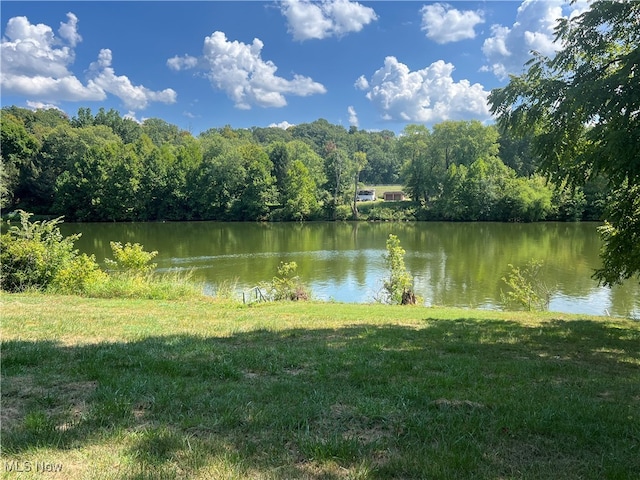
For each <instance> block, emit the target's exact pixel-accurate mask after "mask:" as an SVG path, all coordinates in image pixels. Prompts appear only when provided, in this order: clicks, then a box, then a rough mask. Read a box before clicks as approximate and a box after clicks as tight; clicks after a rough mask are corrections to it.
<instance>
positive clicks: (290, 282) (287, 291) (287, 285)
mask: <svg viewBox="0 0 640 480" xmlns="http://www.w3.org/2000/svg"><path fill="white" fill-rule="evenodd" d="M297 269H298V264H297V263H296V262H288V263H284V262H280V266H278V275H279V276H277V277H273V279H272V280H271V283H270V284H268V285H265V289H266V290H267V292H268V296H269V298H270V299H271V300H276V301H277V300H309V297H310V296H311V295H310V293H309V291H308V289H307V287H306V286H304V285H303V284H302V283H301V282H300V277H298V276H297V275H295V272H296V270H297Z"/></svg>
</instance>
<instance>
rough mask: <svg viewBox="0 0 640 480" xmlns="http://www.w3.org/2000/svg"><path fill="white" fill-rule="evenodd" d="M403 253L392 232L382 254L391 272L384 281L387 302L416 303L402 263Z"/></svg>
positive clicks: (409, 277)
mask: <svg viewBox="0 0 640 480" xmlns="http://www.w3.org/2000/svg"><path fill="white" fill-rule="evenodd" d="M405 253H406V252H405V250H404V248H402V246H401V245H400V240H399V239H398V237H397V236H395V235H394V234H389V238H388V239H387V254H386V255H385V256H384V259H385V261H386V263H387V266H388V267H389V270H390V272H391V274H390V276H389V278H388V279H386V280H385V281H384V289H385V291H386V294H387V295H386V296H387V302H388V303H393V304H401V305H413V304H415V303H416V296H415V294H414V293H413V281H412V279H411V275H410V274H409V272H408V271H407V267H406V266H405V264H404V254H405Z"/></svg>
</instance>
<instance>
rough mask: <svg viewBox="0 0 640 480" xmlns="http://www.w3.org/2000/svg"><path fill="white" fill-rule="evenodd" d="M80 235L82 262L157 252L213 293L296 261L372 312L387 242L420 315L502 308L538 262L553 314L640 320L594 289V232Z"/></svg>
mask: <svg viewBox="0 0 640 480" xmlns="http://www.w3.org/2000/svg"><path fill="white" fill-rule="evenodd" d="M62 227H63V228H62V230H63V233H64V234H70V233H75V232H79V233H82V237H81V238H80V239H79V240H78V242H77V243H76V246H77V247H78V249H79V250H80V251H81V252H84V253H89V254H91V253H93V254H95V255H96V258H97V259H98V261H100V262H102V261H103V260H104V258H105V257H106V258H110V257H111V250H110V247H109V242H110V241H120V242H123V243H125V242H132V243H135V242H137V243H141V244H142V245H144V247H145V250H157V251H158V252H159V254H158V256H157V257H156V259H155V261H156V263H157V264H158V268H159V269H161V270H164V271H167V270H176V269H177V270H185V271H186V270H191V271H193V277H194V279H195V280H197V281H202V282H204V283H205V286H206V289H207V291H208V292H211V293H214V292H215V289H216V286H217V285H219V284H221V283H222V282H225V281H226V282H237V287H238V290H239V291H241V290H243V289H249V288H251V287H253V286H255V285H257V284H259V283H260V282H264V281H269V280H270V279H271V278H272V277H273V276H274V275H275V274H276V269H277V267H278V265H279V263H280V262H291V261H295V262H296V263H297V264H298V274H299V275H300V277H301V279H302V280H303V282H304V283H305V284H306V285H308V286H309V287H310V288H311V291H312V294H313V296H314V297H315V298H318V299H323V300H335V301H340V302H371V301H374V300H375V298H376V296H377V295H378V294H379V293H380V292H381V290H382V282H383V279H384V278H385V277H386V276H387V275H388V271H387V268H386V266H385V263H384V259H383V255H384V254H385V252H386V248H385V244H386V240H387V237H388V235H389V234H390V233H393V234H395V235H397V236H398V238H399V239H400V242H401V244H402V246H403V248H404V249H405V250H406V252H407V253H406V255H405V263H406V265H407V268H408V270H409V271H410V272H411V274H412V275H413V277H414V281H415V286H416V292H417V293H418V294H419V295H420V296H422V297H423V298H424V301H425V304H426V305H447V306H462V307H474V308H500V305H501V291H503V290H506V289H505V284H504V282H503V281H502V280H501V279H502V277H504V276H506V275H507V274H508V272H509V267H508V265H509V264H513V265H515V266H524V265H525V264H526V263H527V262H528V261H529V260H531V259H536V260H542V261H543V262H544V267H543V270H542V275H543V277H542V279H543V281H544V283H545V284H546V285H547V287H548V288H550V289H551V290H552V292H553V296H552V298H551V304H550V309H551V310H553V311H561V312H570V313H589V314H605V315H606V314H611V315H620V316H633V317H639V316H640V286H639V285H638V282H637V281H635V282H633V281H632V282H627V283H626V284H625V285H623V286H619V287H615V288H613V289H609V288H604V287H599V286H598V284H597V282H595V281H594V280H593V279H592V278H591V275H592V273H593V270H594V269H595V268H597V267H598V266H599V265H600V261H599V258H598V252H599V249H600V239H599V237H598V234H597V232H596V227H597V224H595V223H532V224H504V223H431V222H415V223H367V222H353V223H349V222H347V223H333V222H326V223H325V222H319V223H305V224H296V223H216V222H184V223H183V222H180V223H113V224H108V223H65V224H63V226H62Z"/></svg>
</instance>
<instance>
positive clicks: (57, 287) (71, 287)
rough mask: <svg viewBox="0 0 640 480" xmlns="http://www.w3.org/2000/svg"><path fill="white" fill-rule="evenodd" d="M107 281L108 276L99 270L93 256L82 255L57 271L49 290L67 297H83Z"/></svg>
mask: <svg viewBox="0 0 640 480" xmlns="http://www.w3.org/2000/svg"><path fill="white" fill-rule="evenodd" d="M108 279H109V276H108V275H107V274H106V273H105V272H103V271H102V270H100V267H99V266H98V263H97V262H96V257H95V255H91V256H89V255H87V254H84V253H83V254H82V255H79V256H77V257H75V258H73V259H72V260H71V261H70V262H68V263H67V264H66V265H65V266H64V267H63V268H61V269H60V270H59V271H58V273H57V275H56V276H55V277H54V279H53V282H51V285H50V286H49V290H51V291H53V292H55V293H62V294H68V295H83V294H85V293H87V292H88V291H90V290H91V289H93V288H96V287H97V286H98V285H100V284H103V283H105V282H106V281H108Z"/></svg>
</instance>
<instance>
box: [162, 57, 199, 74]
mask: <svg viewBox="0 0 640 480" xmlns="http://www.w3.org/2000/svg"><path fill="white" fill-rule="evenodd" d="M167 66H168V67H169V68H170V69H171V70H176V71H180V70H188V69H190V68H195V67H197V66H198V59H197V57H192V56H191V55H184V56H182V57H178V56H177V55H176V56H175V57H173V58H170V59H169V60H167Z"/></svg>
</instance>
